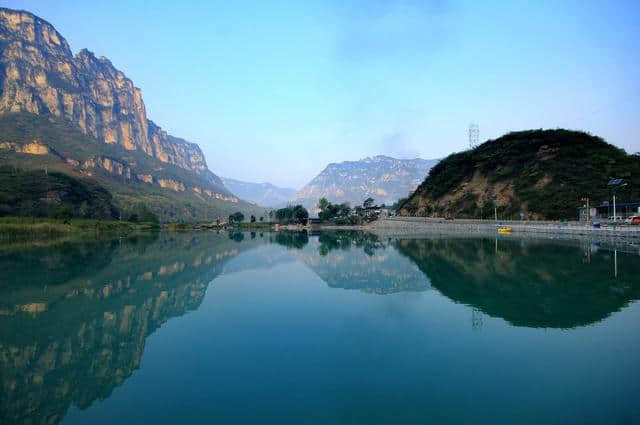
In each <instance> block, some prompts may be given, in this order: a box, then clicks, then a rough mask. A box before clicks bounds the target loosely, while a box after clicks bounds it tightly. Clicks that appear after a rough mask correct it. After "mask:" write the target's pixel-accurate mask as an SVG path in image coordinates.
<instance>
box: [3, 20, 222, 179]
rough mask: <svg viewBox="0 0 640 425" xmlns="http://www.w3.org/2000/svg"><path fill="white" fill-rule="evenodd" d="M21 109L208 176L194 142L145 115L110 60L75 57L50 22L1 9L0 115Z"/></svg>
mask: <svg viewBox="0 0 640 425" xmlns="http://www.w3.org/2000/svg"><path fill="white" fill-rule="evenodd" d="M21 111H26V112H31V113H34V114H50V115H54V116H56V117H62V118H65V119H66V120H68V121H69V122H71V123H72V124H73V125H75V126H76V127H78V128H79V129H81V130H82V131H83V132H84V133H86V134H88V135H90V136H92V137H94V138H96V139H97V140H99V141H102V142H104V143H109V144H118V145H121V146H122V147H124V148H125V149H127V150H130V151H135V150H137V151H140V152H144V153H145V154H146V155H148V156H150V157H153V158H156V159H157V160H159V161H162V162H164V163H169V164H174V165H177V166H179V167H181V168H183V169H186V170H189V171H193V172H196V173H198V174H202V175H204V177H205V178H207V179H211V177H210V176H209V175H208V174H209V173H210V172H209V171H208V169H207V164H206V162H205V159H204V155H203V154H202V151H201V150H200V148H199V147H198V145H196V144H193V143H189V142H186V141H184V140H182V139H179V138H176V137H172V136H170V135H168V134H167V133H166V132H165V131H163V130H162V129H161V128H160V127H158V126H157V125H155V124H154V123H153V122H152V121H150V120H149V119H148V118H147V114H146V110H145V105H144V102H143V100H142V94H141V92H140V89H139V88H137V87H135V86H134V85H133V82H132V81H131V80H130V79H128V78H127V77H126V76H125V75H124V73H122V72H121V71H119V70H118V69H116V68H115V67H114V66H113V65H112V64H111V62H110V61H109V60H108V59H106V58H104V57H96V56H95V55H94V54H93V53H91V52H90V51H88V50H86V49H85V50H81V51H80V52H79V53H78V54H77V55H75V56H74V55H73V54H72V52H71V49H70V48H69V44H68V43H67V41H66V40H65V39H64V38H63V37H62V36H61V35H60V34H59V33H58V32H57V31H56V30H55V28H54V27H53V26H52V25H51V24H49V23H48V22H46V21H44V20H42V19H40V18H38V17H37V16H34V15H33V14H31V13H28V12H24V11H16V10H10V9H4V8H0V114H6V113H11V112H21ZM214 177H215V179H217V176H214ZM215 179H214V180H215ZM214 183H215V182H214Z"/></svg>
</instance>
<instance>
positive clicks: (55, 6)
mask: <svg viewBox="0 0 640 425" xmlns="http://www.w3.org/2000/svg"><path fill="white" fill-rule="evenodd" d="M0 4H2V5H3V6H6V7H11V8H19V9H25V10H29V11H31V12H33V13H35V14H37V15H39V16H40V17H42V18H44V19H46V20H48V21H49V22H51V23H52V24H53V25H55V26H56V28H57V29H58V31H59V32H60V33H61V34H62V35H63V36H64V37H65V38H66V39H67V40H68V41H69V43H70V44H71V48H72V50H73V51H74V52H77V51H79V50H80V49H82V48H85V47H86V48H88V49H89V50H91V51H93V52H95V53H96V54H97V55H103V56H106V57H108V58H109V59H111V61H112V62H113V64H114V65H115V66H116V67H118V68H120V69H121V70H123V71H124V72H125V74H127V76H128V77H129V78H131V79H132V80H133V81H134V83H135V84H136V85H137V86H138V87H140V88H141V89H142V93H143V98H144V101H145V104H146V106H147V113H148V115H149V117H150V118H151V119H152V120H153V121H155V122H156V123H157V124H159V125H160V126H162V127H163V128H165V129H166V130H167V131H169V132H170V133H171V134H174V135H176V136H179V137H183V138H185V139H187V140H190V141H193V142H196V143H198V144H199V145H200V146H201V147H202V149H203V151H204V153H205V155H206V158H207V162H208V164H209V168H211V170H212V171H213V172H215V173H217V174H219V175H223V176H226V177H233V178H238V179H243V180H249V181H269V182H272V183H275V184H278V185H286V186H292V187H295V188H299V187H301V186H302V185H304V184H305V183H306V182H308V180H310V179H311V178H313V177H314V176H315V175H316V174H317V173H319V172H320V171H321V170H322V169H323V168H324V167H325V166H326V165H327V163H329V162H338V161H344V160H356V159H360V158H362V157H365V156H371V155H377V154H387V155H391V156H396V157H402V158H410V157H416V156H420V157H423V158H438V157H443V156H446V155H447V154H449V153H451V152H454V151H460V150H463V149H465V148H466V147H467V145H468V137H467V128H468V125H469V123H470V122H472V121H474V122H477V123H478V124H479V126H480V138H481V140H486V139H488V138H495V137H498V136H500V135H502V134H504V133H505V132H508V131H512V130H521V129H529V128H556V127H565V128H571V129H579V130H585V131H588V132H591V133H593V134H597V135H600V136H602V137H604V138H605V139H606V140H607V141H609V142H610V143H613V144H615V145H617V146H620V147H623V148H625V149H626V150H627V151H629V152H636V151H640V49H639V48H638V42H639V41H640V2H638V1H604V0H603V1H588V0H580V1H577V0H576V1H572V0H564V1H542V0H541V1H536V2H532V1H517V0H516V1H454V0H451V1H448V0H433V1H428V0H386V1H385V0H363V1H349V0H342V1H339V0H327V1H299V0H298V1H258V0H256V1H242V0H237V1H181V2H176V1H165V0H155V1H135V0H128V1H124V0H115V1H86V0H83V1H64V0H59V1H49V0H46V1H44V0H41V1H26V0H9V1H3V2H1V3H0Z"/></svg>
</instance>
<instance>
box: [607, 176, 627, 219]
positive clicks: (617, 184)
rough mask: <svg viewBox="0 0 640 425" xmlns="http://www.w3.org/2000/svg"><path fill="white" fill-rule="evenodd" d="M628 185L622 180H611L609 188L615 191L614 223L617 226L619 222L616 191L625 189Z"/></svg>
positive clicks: (608, 184)
mask: <svg viewBox="0 0 640 425" xmlns="http://www.w3.org/2000/svg"><path fill="white" fill-rule="evenodd" d="M626 185H627V184H626V183H625V182H624V180H622V179H611V180H609V183H607V186H609V187H610V188H611V189H612V190H613V223H614V224H615V223H616V221H617V217H616V190H618V189H620V188H621V187H625V186H626Z"/></svg>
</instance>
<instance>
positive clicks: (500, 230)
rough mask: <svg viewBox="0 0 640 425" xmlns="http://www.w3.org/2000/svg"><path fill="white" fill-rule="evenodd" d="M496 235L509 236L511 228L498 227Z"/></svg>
mask: <svg viewBox="0 0 640 425" xmlns="http://www.w3.org/2000/svg"><path fill="white" fill-rule="evenodd" d="M498 234H500V235H510V234H511V227H506V226H503V227H498Z"/></svg>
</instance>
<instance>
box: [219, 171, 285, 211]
mask: <svg viewBox="0 0 640 425" xmlns="http://www.w3.org/2000/svg"><path fill="white" fill-rule="evenodd" d="M222 182H223V183H224V185H225V187H226V188H227V189H229V190H230V191H231V192H233V193H234V194H235V195H236V196H238V197H239V198H241V199H244V200H246V201H249V202H252V203H254V204H257V205H259V206H261V207H265V208H277V207H282V206H284V205H286V204H287V201H288V200H289V198H291V197H292V196H293V195H294V194H295V193H296V190H295V189H291V188H288V187H278V186H275V185H272V184H271V183H251V182H245V181H241V180H235V179H230V178H226V177H222Z"/></svg>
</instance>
